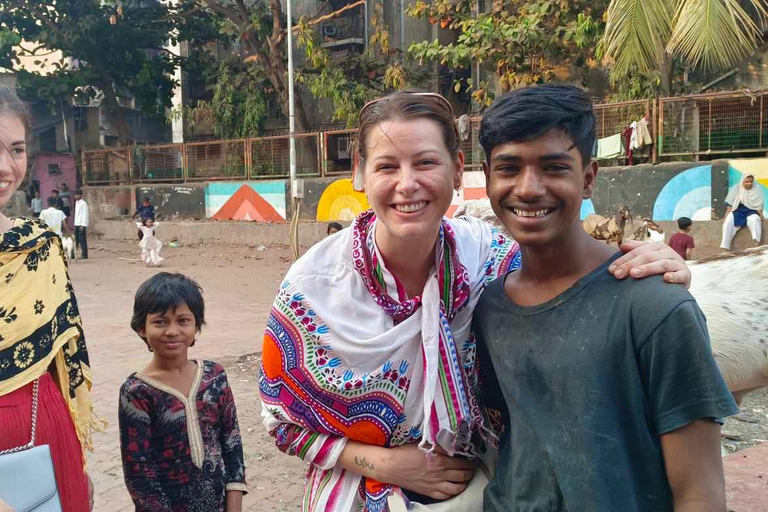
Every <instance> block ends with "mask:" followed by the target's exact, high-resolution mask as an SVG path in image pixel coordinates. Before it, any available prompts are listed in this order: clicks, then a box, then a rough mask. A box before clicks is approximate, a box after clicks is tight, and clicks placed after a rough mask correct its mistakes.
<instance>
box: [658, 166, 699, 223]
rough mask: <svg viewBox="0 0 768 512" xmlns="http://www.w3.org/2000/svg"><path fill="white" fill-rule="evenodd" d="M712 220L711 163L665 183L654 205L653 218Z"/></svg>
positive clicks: (688, 170) (692, 169)
mask: <svg viewBox="0 0 768 512" xmlns="http://www.w3.org/2000/svg"><path fill="white" fill-rule="evenodd" d="M680 217H688V218H690V219H692V220H712V166H711V165H700V166H698V167H693V168H691V169H687V170H685V171H683V172H681V173H680V174H678V175H677V176H675V177H673V178H672V179H671V180H669V181H668V182H667V184H666V185H664V188H663V189H661V192H659V195H658V196H657V197H656V202H655V204H654V205H653V220H656V221H661V220H676V219H679V218H680Z"/></svg>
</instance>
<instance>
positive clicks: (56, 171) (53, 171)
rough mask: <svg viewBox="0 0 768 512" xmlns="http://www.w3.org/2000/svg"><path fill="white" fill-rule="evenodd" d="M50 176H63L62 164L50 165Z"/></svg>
mask: <svg viewBox="0 0 768 512" xmlns="http://www.w3.org/2000/svg"><path fill="white" fill-rule="evenodd" d="M48 174H49V175H50V176H61V165H60V164H48Z"/></svg>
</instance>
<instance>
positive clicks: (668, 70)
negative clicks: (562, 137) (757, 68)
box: [602, 0, 768, 94]
mask: <svg viewBox="0 0 768 512" xmlns="http://www.w3.org/2000/svg"><path fill="white" fill-rule="evenodd" d="M743 4H746V6H747V7H746V8H745V5H743ZM767 5H768V4H766V2H765V0H749V1H748V2H740V1H739V0H612V1H611V3H610V6H609V7H608V11H607V12H606V27H605V37H604V39H603V41H602V45H603V49H604V54H605V62H606V64H607V65H608V67H609V69H610V74H611V79H612V81H613V82H614V83H616V82H617V81H618V80H623V79H625V77H627V76H630V75H633V74H645V75H648V74H656V75H657V76H658V81H659V86H660V89H661V92H662V93H665V94H668V93H670V92H671V91H672V81H673V77H674V72H673V71H674V66H675V61H676V60H679V61H680V62H681V63H682V64H683V65H686V66H691V67H699V68H702V69H705V70H710V71H721V70H725V69H728V68H730V67H732V66H734V65H735V64H737V63H738V62H739V61H740V60H742V59H744V58H745V57H748V56H749V55H750V54H752V52H754V50H755V48H756V47H757V44H758V43H759V42H760V41H761V37H762V32H761V30H760V28H759V27H758V26H757V24H756V22H755V19H756V18H762V19H765V18H766V17H768V11H766V6H767Z"/></svg>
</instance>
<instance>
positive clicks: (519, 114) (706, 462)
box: [474, 86, 738, 512]
mask: <svg viewBox="0 0 768 512" xmlns="http://www.w3.org/2000/svg"><path fill="white" fill-rule="evenodd" d="M594 141H595V119H594V115H593V113H592V102H591V100H590V99H589V96H587V95H586V94H584V92H582V91H581V90H579V89H577V88H575V87H567V86H537V87H530V88H525V89H519V90H516V91H513V92H511V93H509V94H507V95H506V96H504V97H502V98H501V99H500V100H499V101H497V102H496V103H495V104H494V105H493V106H492V107H491V108H490V109H489V110H488V111H487V112H486V114H485V115H484V116H483V120H482V124H481V128H480V143H481V144H482V146H483V148H484V149H485V154H486V155H487V161H486V163H485V164H484V170H485V173H486V179H487V185H486V187H487V192H488V196H489V198H490V200H491V205H492V207H493V210H494V212H495V213H496V215H497V216H498V217H499V219H501V221H502V222H503V223H504V225H505V226H506V227H507V229H508V230H509V232H510V233H511V235H512V237H513V238H514V239H515V240H516V241H517V242H518V243H519V244H520V247H521V251H522V260H523V265H522V268H521V269H520V270H519V271H516V272H511V273H509V274H508V275H507V276H505V278H503V279H499V280H497V281H495V282H493V283H491V284H490V285H489V286H488V288H487V289H486V290H485V293H484V294H483V296H482V297H481V299H480V302H479V304H478V307H477V310H476V312H475V321H474V329H475V334H476V336H477V338H478V351H479V358H480V368H481V371H483V377H484V383H483V388H482V389H483V394H484V397H483V398H484V400H485V403H486V405H488V406H489V407H495V408H499V409H500V410H501V411H502V417H503V419H504V422H505V427H506V429H505V431H504V433H503V434H502V437H501V440H500V454H499V460H498V463H497V466H496V473H495V475H494V477H493V478H492V480H491V482H490V484H489V485H488V487H487V488H486V490H485V496H484V510H485V511H486V512H489V511H493V512H497V511H498V512H501V511H504V512H534V511H535V512H540V511H545V510H546V511H547V512H565V511H570V512H582V511H589V512H616V511H622V512H624V511H627V512H629V511H632V512H672V511H674V512H691V511H696V512H705V511H706V512H723V511H724V510H725V490H724V487H725V485H724V479H723V468H722V461H721V456H720V424H719V423H718V422H717V420H716V418H723V417H725V416H729V415H731V414H735V413H737V412H738V409H737V407H736V404H735V403H734V401H733V397H732V396H731V394H730V393H729V392H728V388H727V387H726V385H725V382H724V381H723V378H722V376H721V375H720V372H719V370H718V368H717V366H716V364H715V361H714V358H713V357H712V352H711V349H710V345H709V338H708V334H707V328H706V323H705V320H704V317H703V315H702V313H701V311H700V310H699V308H698V306H697V305H696V302H695V301H694V299H693V297H692V296H691V295H690V294H689V293H688V292H687V291H686V290H685V288H684V287H682V286H670V285H668V284H664V282H663V278H662V277H651V278H648V279H641V280H624V281H619V280H617V279H615V278H614V277H613V276H611V275H610V273H609V271H610V270H614V269H611V268H610V266H611V265H612V263H613V262H614V261H615V260H616V258H617V257H618V255H619V253H616V252H614V251H615V249H614V248H611V247H610V246H607V245H605V244H604V243H601V242H598V241H596V240H594V239H592V238H591V237H590V236H588V235H587V234H586V233H585V232H584V230H583V229H582V228H581V225H580V222H579V212H580V210H581V202H582V199H585V198H588V197H591V196H592V192H593V189H594V187H595V181H596V180H595V179H596V176H597V164H596V162H594V161H592V159H591V152H592V146H593V144H594Z"/></svg>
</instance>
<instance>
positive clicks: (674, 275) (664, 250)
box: [608, 241, 691, 288]
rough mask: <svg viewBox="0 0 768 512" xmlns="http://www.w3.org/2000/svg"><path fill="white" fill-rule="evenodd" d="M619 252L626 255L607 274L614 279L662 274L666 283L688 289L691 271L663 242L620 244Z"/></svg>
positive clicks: (640, 277)
mask: <svg viewBox="0 0 768 512" xmlns="http://www.w3.org/2000/svg"><path fill="white" fill-rule="evenodd" d="M621 250H622V251H623V252H625V253H626V254H624V255H623V256H622V257H621V258H619V259H617V260H616V261H614V262H613V263H612V264H611V266H610V267H608V272H610V273H611V274H613V275H614V276H615V277H616V279H624V278H626V277H628V276H632V277H634V278H635V279H642V278H644V277H648V276H653V275H658V274H664V280H665V281H666V282H668V283H675V284H682V285H685V287H686V288H690V286H691V271H690V269H689V268H688V266H687V265H686V264H685V260H683V258H681V257H680V255H679V254H677V253H676V252H675V251H674V250H673V249H672V248H671V247H669V246H668V245H667V244H665V243H664V242H637V241H630V242H626V243H624V244H622V245H621Z"/></svg>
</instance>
